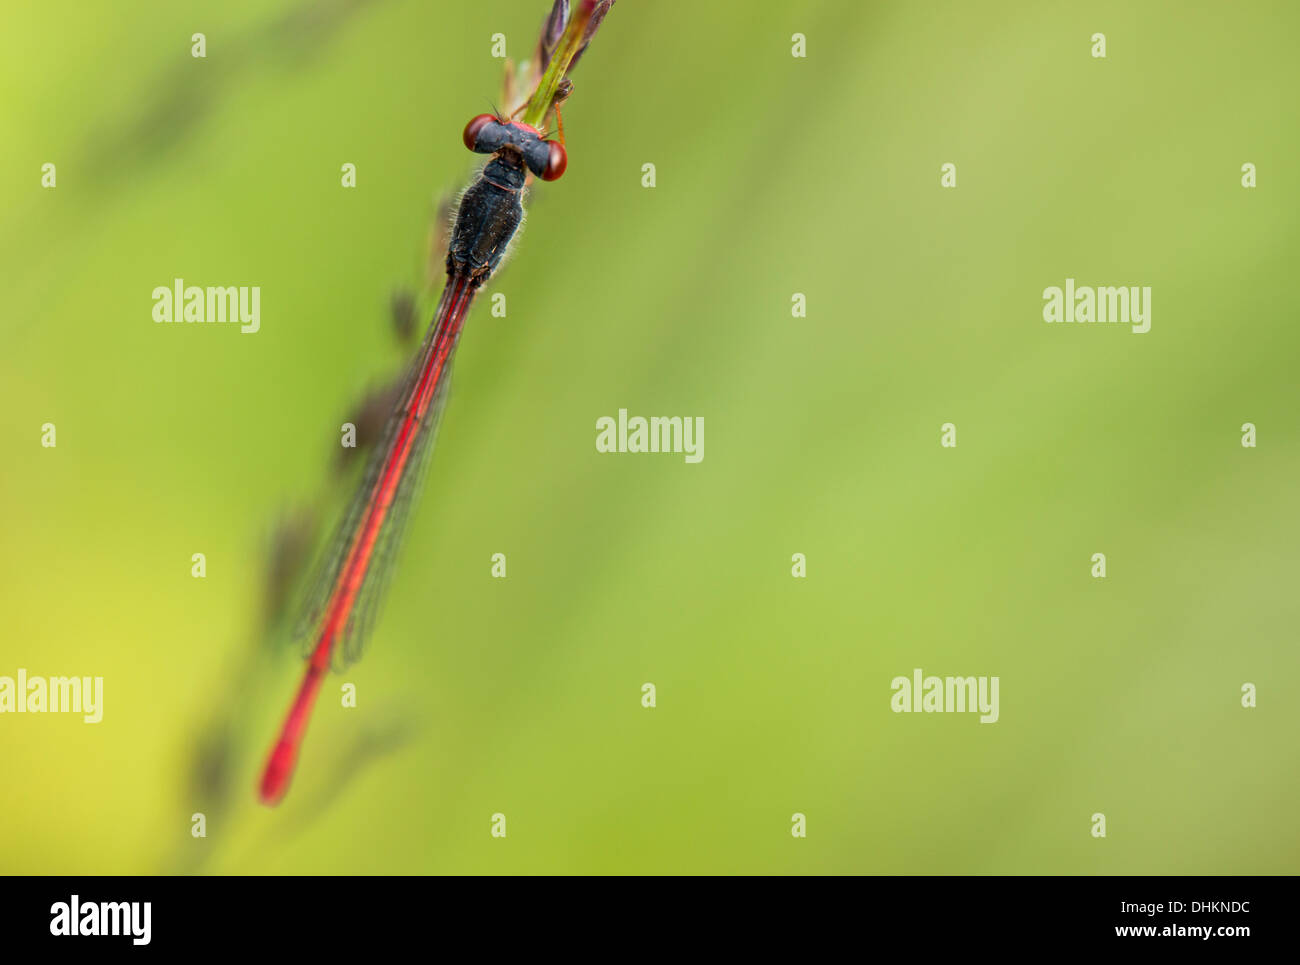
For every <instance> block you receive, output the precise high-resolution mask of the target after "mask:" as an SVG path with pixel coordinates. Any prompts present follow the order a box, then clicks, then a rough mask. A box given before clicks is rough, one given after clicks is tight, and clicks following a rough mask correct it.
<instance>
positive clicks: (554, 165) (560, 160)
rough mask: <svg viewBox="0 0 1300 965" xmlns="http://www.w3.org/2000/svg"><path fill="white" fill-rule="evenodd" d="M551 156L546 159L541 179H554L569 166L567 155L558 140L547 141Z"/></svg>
mask: <svg viewBox="0 0 1300 965" xmlns="http://www.w3.org/2000/svg"><path fill="white" fill-rule="evenodd" d="M546 143H547V145H548V146H549V147H550V149H551V156H550V157H548V158H547V159H546V170H545V171H543V172H542V180H543V181H554V180H556V179H557V178H558V177H559V176H560V175H561V174H563V173H564V169H565V168H567V167H568V166H569V155H568V153H567V152H566V151H565V150H564V145H563V144H561V143H560V142H559V141H547V142H546Z"/></svg>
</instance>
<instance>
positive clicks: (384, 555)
mask: <svg viewBox="0 0 1300 965" xmlns="http://www.w3.org/2000/svg"><path fill="white" fill-rule="evenodd" d="M451 361H452V360H451V359H450V358H449V359H448V360H447V363H446V367H445V368H444V370H443V373H442V375H441V376H440V378H439V379H438V385H437V386H436V387H435V389H434V394H433V399H432V401H431V402H430V404H429V410H428V412H427V413H426V414H425V416H424V421H423V422H422V424H421V426H420V431H419V434H418V435H417V436H416V439H415V443H414V446H413V447H412V450H411V455H410V466H409V468H408V469H407V470H406V472H405V473H404V474H403V475H402V481H401V482H400V483H399V484H398V486H397V491H396V493H395V494H394V496H393V504H392V506H390V507H389V509H388V515H387V516H386V517H385V519H384V525H383V527H382V528H381V529H380V531H379V538H378V539H377V540H376V541H375V548H374V551H373V555H372V557H371V560H370V566H369V567H368V568H367V570H366V576H365V579H364V580H363V582H362V584H361V589H360V590H358V592H357V598H356V602H355V603H354V604H353V605H352V611H351V613H350V614H349V615H348V619H347V622H346V623H345V624H344V627H343V630H342V631H341V632H340V633H339V638H338V640H337V641H336V643H335V645H334V669H336V670H342V669H343V668H344V667H347V666H349V665H350V664H353V663H355V662H356V661H357V660H359V659H361V655H362V654H363V653H364V652H365V647H366V643H367V642H368V641H369V639H370V631H371V630H373V629H374V624H375V620H376V618H377V617H378V615H379V610H380V607H381V605H382V604H383V601H384V595H385V593H386V592H387V590H388V585H389V583H390V582H391V581H392V577H393V571H394V570H395V569H396V568H397V567H396V565H395V564H396V562H397V556H398V553H399V551H400V550H401V548H402V541H403V539H404V538H405V536H406V531H407V524H408V523H409V522H410V516H411V510H412V509H413V508H414V506H415V505H416V503H418V502H419V497H420V491H421V490H422V489H423V488H424V480H425V478H426V477H427V476H428V474H429V466H430V464H431V463H432V462H433V459H432V456H433V449H434V442H435V440H436V438H437V435H438V426H439V424H440V423H441V422H442V413H443V409H445V408H446V405H447V395H448V386H449V385H450V383H451Z"/></svg>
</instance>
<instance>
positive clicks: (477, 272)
mask: <svg viewBox="0 0 1300 965" xmlns="http://www.w3.org/2000/svg"><path fill="white" fill-rule="evenodd" d="M465 146H466V147H468V148H469V149H470V150H471V151H474V152H476V153H479V154H491V155H492V158H491V160H489V161H488V162H487V164H486V165H484V167H483V170H482V171H481V172H480V173H479V176H478V178H477V179H476V180H475V181H474V183H473V184H471V185H470V186H469V188H468V189H467V190H466V191H465V194H464V195H463V196H462V197H461V199H460V208H459V209H458V210H457V212H456V226H455V228H453V229H452V235H451V243H450V245H449V247H448V249H447V274H448V275H449V276H451V277H455V276H457V275H465V276H467V277H468V278H469V280H470V283H471V284H472V285H473V286H474V287H475V288H477V287H478V286H479V285H481V284H482V283H483V282H484V281H486V280H487V278H488V276H489V275H491V274H492V272H493V271H495V270H496V267H497V265H498V264H500V262H501V258H502V256H503V255H504V254H505V252H506V248H507V246H508V245H509V244H510V239H511V238H512V237H514V234H515V232H516V231H517V230H518V229H519V222H520V221H521V220H523V216H524V206H523V201H522V199H521V198H520V195H521V194H522V192H523V189H524V184H525V183H526V181H527V180H528V174H529V172H530V171H531V172H532V173H533V174H535V175H536V176H537V177H539V178H541V179H542V180H544V181H554V180H555V179H556V178H558V177H559V176H560V175H561V174H563V173H564V169H565V167H566V166H567V165H568V156H567V155H566V154H565V151H564V145H562V144H560V143H559V142H558V141H547V140H544V139H543V138H542V135H541V133H540V132H539V131H538V130H537V129H536V128H533V127H529V126H528V125H527V124H520V123H516V122H512V121H508V120H505V119H503V118H500V117H497V116H496V115H494V114H480V115H479V116H478V117H476V118H474V119H473V120H472V121H470V122H469V123H468V124H466V125H465Z"/></svg>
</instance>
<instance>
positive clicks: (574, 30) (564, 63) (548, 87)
mask: <svg viewBox="0 0 1300 965" xmlns="http://www.w3.org/2000/svg"><path fill="white" fill-rule="evenodd" d="M595 10H596V0H581V6H580V7H579V8H578V9H577V10H575V11H574V12H573V15H572V16H571V17H570V18H569V25H568V26H567V27H566V28H565V29H564V36H562V37H561V38H560V44H559V46H558V47H556V49H555V53H553V54H551V62H550V63H549V64H547V65H546V73H544V74H542V79H541V80H540V81H539V82H538V84H537V89H536V90H535V91H533V96H532V97H530V98H529V99H528V108H527V109H526V110H525V111H524V123H525V124H527V125H529V126H530V127H536V128H538V129H540V128H541V126H542V124H543V123H544V122H545V120H546V115H547V114H549V113H550V111H551V102H552V101H554V100H555V92H556V91H557V90H558V89H559V87H560V82H561V81H562V80H564V75H565V74H567V73H568V72H569V65H570V64H571V63H573V58H574V57H576V56H577V55H578V50H579V48H581V47H582V36H583V34H585V33H586V32H587V24H589V23H591V15H592V14H593V13H594V12H595Z"/></svg>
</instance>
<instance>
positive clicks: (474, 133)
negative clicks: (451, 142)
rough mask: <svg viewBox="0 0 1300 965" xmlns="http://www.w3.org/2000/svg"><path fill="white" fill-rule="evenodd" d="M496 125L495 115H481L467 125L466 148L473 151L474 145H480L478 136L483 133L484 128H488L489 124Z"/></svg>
mask: <svg viewBox="0 0 1300 965" xmlns="http://www.w3.org/2000/svg"><path fill="white" fill-rule="evenodd" d="M495 123H496V117H495V116H494V115H492V114H480V115H479V116H478V117H476V118H474V119H473V120H472V121H470V122H469V123H468V124H466V125H465V134H464V141H465V146H466V147H467V148H469V149H470V150H471V151H473V150H474V145H475V144H477V143H478V136H479V134H480V133H481V132H482V130H483V128H485V127H487V126H488V125H489V124H495Z"/></svg>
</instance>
